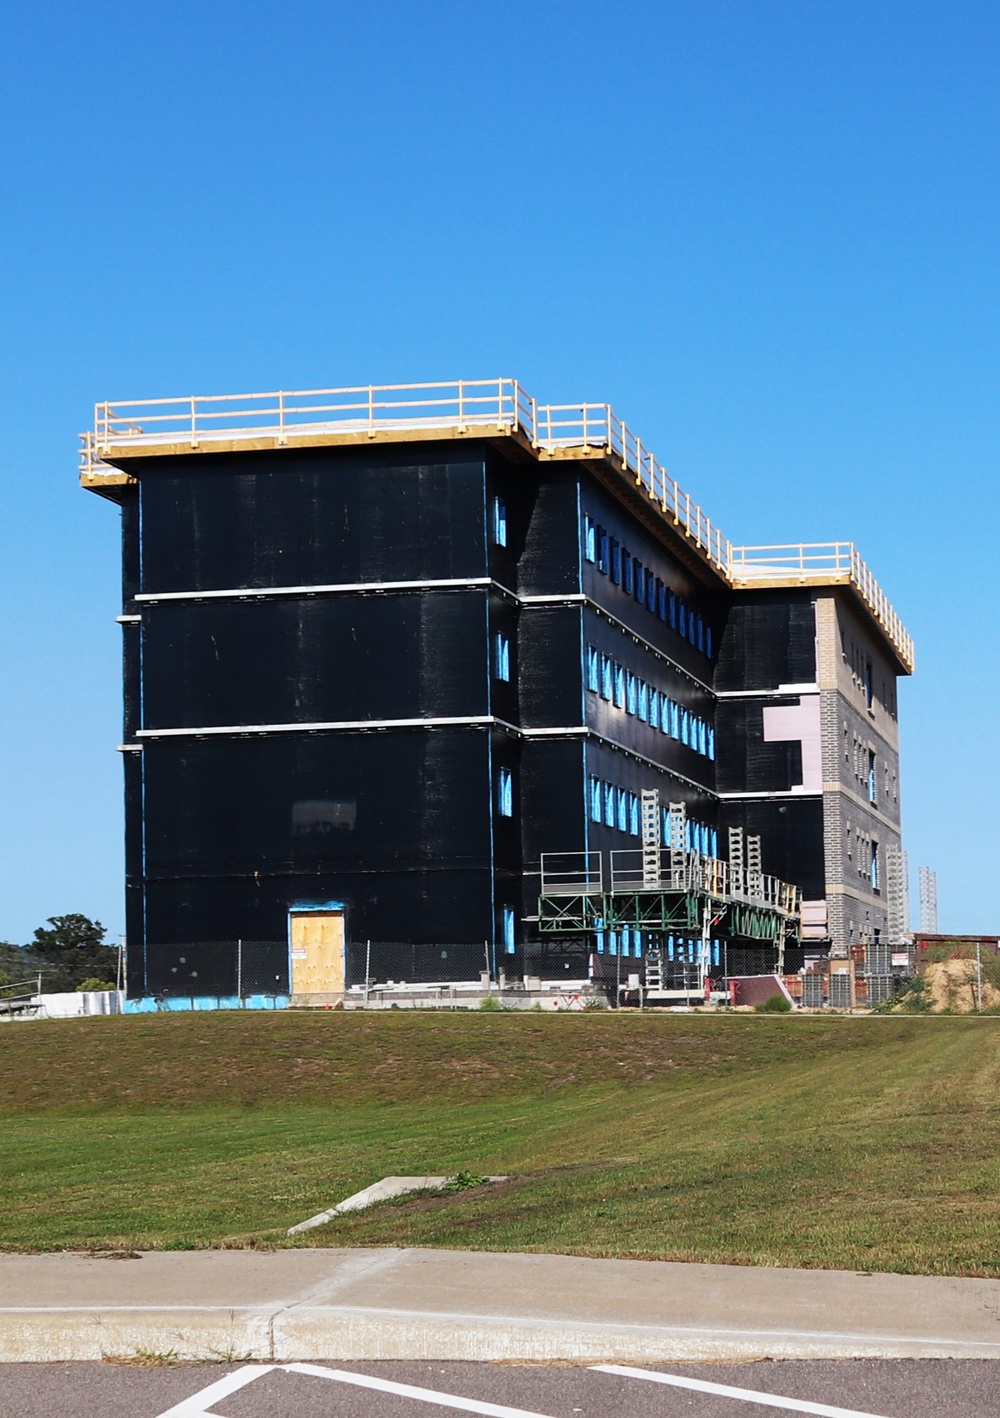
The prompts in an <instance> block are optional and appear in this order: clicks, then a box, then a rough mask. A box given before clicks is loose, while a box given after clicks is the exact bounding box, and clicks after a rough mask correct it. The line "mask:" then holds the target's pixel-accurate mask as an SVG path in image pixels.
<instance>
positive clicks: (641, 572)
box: [634, 561, 646, 604]
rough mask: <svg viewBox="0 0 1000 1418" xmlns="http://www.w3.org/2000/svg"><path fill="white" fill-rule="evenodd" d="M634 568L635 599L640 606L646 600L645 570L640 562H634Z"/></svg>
mask: <svg viewBox="0 0 1000 1418" xmlns="http://www.w3.org/2000/svg"><path fill="white" fill-rule="evenodd" d="M634 566H635V598H636V600H637V601H638V602H639V603H640V604H641V603H642V602H644V601H645V599H646V568H645V567H644V566H643V564H642V562H641V561H636V562H634Z"/></svg>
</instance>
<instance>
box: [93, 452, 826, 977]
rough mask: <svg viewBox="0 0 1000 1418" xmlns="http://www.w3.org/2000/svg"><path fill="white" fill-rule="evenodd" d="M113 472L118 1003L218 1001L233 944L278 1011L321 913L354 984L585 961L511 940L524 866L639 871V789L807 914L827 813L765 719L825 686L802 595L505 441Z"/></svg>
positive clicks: (525, 937) (520, 924) (195, 460)
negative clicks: (568, 864) (335, 912)
mask: <svg viewBox="0 0 1000 1418" xmlns="http://www.w3.org/2000/svg"><path fill="white" fill-rule="evenodd" d="M120 465H121V467H122V468H123V469H124V470H125V471H128V472H131V473H132V474H133V475H134V476H135V478H136V479H137V486H132V487H127V488H124V489H123V490H122V492H121V494H120V496H119V498H118V500H119V501H120V503H121V507H122V539H123V540H122V548H123V549H122V559H123V617H122V618H123V641H124V649H123V684H124V734H123V749H124V754H123V757H124V766H125V802H126V871H127V884H126V911H127V915H126V920H127V941H128V955H129V970H128V980H129V992H130V993H131V994H133V995H138V994H150V993H158V992H160V991H168V992H169V991H171V990H176V989H177V988H178V982H179V981H181V980H183V981H185V982H186V984H187V986H188V987H190V989H191V992H192V993H198V992H202V991H209V992H216V993H223V992H226V991H227V990H228V989H229V988H231V976H232V968H233V967H232V961H231V951H229V947H228V946H227V944H226V943H227V942H228V943H232V942H243V941H246V942H256V943H257V945H258V946H259V947H260V948H259V949H258V951H257V956H256V957H253V952H251V953H250V955H248V957H247V967H246V968H247V969H248V970H250V971H251V973H253V979H254V980H258V979H259V981H260V982H261V988H264V987H265V986H269V987H270V988H272V989H273V988H287V986H288V955H287V949H286V943H287V941H288V932H289V924H288V922H289V913H290V912H291V911H294V910H295V909H296V908H299V909H307V908H309V907H324V906H333V905H336V907H337V908H338V909H342V910H343V911H344V913H345V917H346V934H347V940H348V942H349V945H348V950H347V976H348V981H349V982H354V981H358V980H360V979H362V978H363V972H364V965H363V964H362V963H361V961H360V957H359V955H358V950H359V948H360V947H359V946H358V942H365V941H366V940H372V941H379V942H396V941H402V942H407V943H408V947H407V948H410V949H411V951H412V954H411V957H409V958H408V959H407V961H406V964H405V966H401V969H405V971H406V976H405V977H406V978H408V979H410V980H420V979H435V978H442V977H443V978H451V979H456V978H462V979H468V978H470V977H475V976H476V975H478V973H479V972H480V970H482V969H484V968H488V969H491V970H495V968H496V965H497V962H498V961H500V962H502V961H503V960H504V959H505V958H509V959H512V960H513V961H516V962H524V961H526V960H527V959H528V956H527V955H526V954H524V950H525V948H526V947H530V948H535V947H537V948H538V949H544V951H545V952H546V953H547V958H548V959H549V961H550V963H551V964H552V965H553V968H556V969H563V968H566V969H569V968H570V964H571V962H575V966H574V968H576V966H577V965H578V962H579V955H580V951H581V949H585V948H586V942H577V943H576V945H575V947H574V946H573V945H572V944H569V945H566V946H563V945H562V944H561V943H560V944H559V945H556V944H553V943H550V942H546V943H544V945H542V944H541V943H540V942H539V940H538V936H537V931H536V928H535V926H534V925H533V923H532V917H534V915H535V914H536V911H537V906H538V890H539V878H538V865H539V860H540V857H541V855H542V853H545V852H584V851H600V852H601V853H603V854H605V855H606V854H608V853H610V852H612V851H621V850H623V849H624V850H634V849H637V848H638V847H639V845H640V843H639V840H638V837H637V830H636V826H635V823H636V821H637V819H636V817H635V815H634V813H635V804H636V802H637V801H638V798H639V795H640V794H641V792H642V791H643V790H644V789H648V788H655V789H657V791H658V792H659V795H660V802H661V804H662V805H663V806H664V807H666V806H667V804H669V803H671V802H681V803H683V804H684V805H685V808H686V810H687V814H688V817H689V818H690V819H692V821H693V823H694V824H696V825H697V828H698V831H699V832H700V833H701V834H702V836H701V837H700V838H699V842H700V843H701V844H702V846H701V850H706V848H705V847H704V845H703V844H704V842H706V841H708V840H711V841H713V842H715V841H718V843H719V850H720V851H721V852H722V853H723V854H724V852H725V841H726V839H725V833H726V829H727V828H728V827H730V826H739V827H742V828H744V829H745V830H746V831H747V832H749V833H756V834H759V835H760V837H761V839H762V851H763V864H764V870H765V871H766V872H768V873H771V874H774V875H777V876H780V877H783V878H785V879H787V880H790V881H793V882H795V883H796V884H798V885H799V886H800V887H801V888H802V890H803V892H804V894H805V895H806V897H807V898H816V899H819V898H821V897H822V896H823V894H824V889H825V887H824V840H823V831H824V828H823V805H822V799H821V797H820V796H819V795H818V794H816V793H811V794H810V793H803V794H802V795H801V796H799V797H796V796H795V794H796V793H797V792H798V790H799V788H800V787H801V785H802V779H803V759H802V747H801V744H799V743H798V742H796V741H794V740H790V741H780V742H767V741H766V740H765V736H764V732H763V717H762V712H763V706H764V704H765V702H766V703H767V704H770V705H775V706H778V707H780V706H782V705H793V704H794V703H795V702H796V699H795V689H796V687H798V688H799V689H801V688H802V687H803V686H805V687H808V686H811V685H814V682H815V680H816V676H817V666H816V615H815V604H814V598H813V596H812V594H811V592H810V591H808V590H800V589H796V588H791V589H788V590H766V589H761V590H760V591H753V592H732V591H731V590H729V589H728V588H727V586H726V584H725V583H724V581H723V579H722V577H721V575H718V574H716V573H715V572H714V571H713V570H712V569H711V568H710V566H709V565H707V564H706V563H705V562H704V560H701V561H699V559H698V557H696V556H693V555H692V554H691V553H690V551H689V550H688V549H686V548H685V546H684V544H683V538H682V536H681V534H680V532H677V533H674V532H673V531H672V529H671V528H670V526H669V525H668V523H667V522H666V521H665V520H663V521H662V526H661V525H660V523H659V522H658V521H657V517H658V515H659V514H658V513H657V514H654V513H651V512H650V511H649V508H648V507H647V506H644V505H643V504H642V500H641V498H640V499H639V500H638V501H637V495H636V494H634V492H633V491H632V490H630V489H625V490H622V489H620V488H619V489H617V490H612V489H611V488H609V486H608V482H607V478H606V477H603V476H601V475H599V470H598V469H597V468H596V467H593V466H590V465H589V464H588V463H587V462H586V461H585V460H582V459H568V460H563V461H561V460H559V459H558V458H552V459H550V460H545V459H538V458H535V457H532V456H530V454H529V452H527V451H526V450H525V448H524V447H521V446H519V445H518V444H517V443H516V442H515V441H513V440H507V441H505V440H503V439H498V440H497V441H496V442H495V443H494V442H488V441H485V440H483V439H480V438H477V437H462V438H459V437H457V436H456V437H455V438H452V439H448V440H442V441H440V442H412V443H406V442H399V443H388V444H387V443H377V444H368V443H365V442H363V441H362V440H360V439H359V442H358V444H357V446H351V445H344V444H339V445H337V446H331V447H327V448H311V449H288V448H271V449H269V450H267V451H266V452H244V453H221V452H218V453H206V452H198V453H197V454H196V455H194V454H192V455H187V454H179V453H170V454H166V455H162V456H156V457H145V458H136V459H134V460H133V461H132V462H131V464H130V463H129V462H128V460H127V459H122V460H120ZM661 520H662V519H661ZM608 675H610V676H611V677H610V679H609V678H607V676H608ZM595 676H596V678H595ZM668 708H669V715H668ZM670 716H673V717H670ZM682 722H683V726H684V727H683V733H681V731H680V730H679V729H678V725H679V724H680V723H682ZM610 789H613V790H614V802H615V804H616V807H615V810H614V815H613V818H612V819H611V820H609V816H608V810H607V806H606V804H607V802H609V801H611V799H610V798H607V797H606V796H603V795H606V794H607V792H608V790H610ZM597 794H600V795H602V796H601V797H600V802H598V798H597V796H595V795H597ZM623 795H624V801H625V804H626V806H625V808H622V806H621V804H622V798H623ZM622 812H624V813H625V817H624V818H623V817H622V816H621V813H622ZM714 833H718V834H719V835H718V838H716V837H714V836H710V834H714ZM511 913H513V915H514V918H515V927H514V929H515V933H516V949H515V951H514V952H513V954H512V956H511V955H509V954H508V947H509V945H510V935H509V932H510V929H511ZM505 937H506V939H505ZM213 943H214V944H213ZM227 952H228V953H227ZM574 952H575V953H574ZM254 960H256V963H254ZM241 961H242V957H241ZM239 968H240V969H241V970H242V969H243V968H244V967H243V964H242V963H241V965H240V967H239ZM244 984H246V978H244Z"/></svg>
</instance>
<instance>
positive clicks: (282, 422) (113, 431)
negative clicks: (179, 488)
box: [80, 379, 914, 673]
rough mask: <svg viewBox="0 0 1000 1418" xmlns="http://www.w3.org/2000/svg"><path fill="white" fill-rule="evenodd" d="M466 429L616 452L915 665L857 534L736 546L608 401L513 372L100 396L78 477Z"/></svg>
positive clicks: (727, 554)
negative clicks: (134, 466) (425, 380)
mask: <svg viewBox="0 0 1000 1418" xmlns="http://www.w3.org/2000/svg"><path fill="white" fill-rule="evenodd" d="M461 436H472V437H481V438H489V437H505V436H506V437H515V438H517V439H518V440H519V441H521V442H522V443H523V444H525V445H527V446H529V447H530V449H531V450H532V452H533V453H534V454H535V456H537V457H539V458H543V459H547V458H554V459H561V458H572V459H595V458H596V459H602V460H605V461H608V462H610V463H611V464H613V465H614V466H615V467H616V468H617V470H618V472H619V473H620V474H621V475H622V476H624V477H626V478H628V480H629V481H630V482H632V483H633V484H634V486H635V487H637V488H639V489H641V490H642V491H643V492H645V494H646V496H647V497H648V498H649V500H650V501H651V502H652V503H654V504H655V505H656V507H657V509H658V510H659V512H660V514H661V515H662V517H663V519H664V521H665V522H667V523H668V524H669V525H671V526H672V527H674V528H676V529H679V530H680V531H681V532H682V533H683V535H684V537H685V539H686V540H687V541H688V542H689V543H691V544H692V546H693V548H695V549H696V550H697V552H698V553H699V554H700V556H701V557H702V558H703V559H704V561H705V562H707V563H708V565H710V566H711V567H712V568H713V569H714V570H715V572H716V573H717V574H719V575H720V576H721V577H722V578H723V579H724V580H725V581H726V582H728V584H729V585H730V586H732V587H734V588H735V589H752V588H755V587H764V586H793V585H795V586H797V585H802V586H809V585H812V586H818V585H836V584H844V585H850V586H852V587H853V588H854V590H855V591H856V592H857V594H858V595H859V596H860V598H861V600H862V601H863V603H864V604H865V606H866V607H867V608H868V610H869V611H870V613H871V615H872V616H873V618H874V620H875V621H876V623H877V624H878V626H879V627H880V629H881V630H882V632H883V634H884V635H885V636H886V638H887V640H888V641H889V642H890V644H891V645H892V648H893V649H894V651H895V652H896V654H897V656H898V658H899V661H900V663H901V665H903V666H904V668H905V669H906V671H907V673H911V672H912V670H913V663H914V662H913V641H912V639H911V638H910V636H909V635H908V634H907V632H906V630H905V628H904V627H903V624H902V621H901V620H900V618H899V616H898V615H897V614H896V612H895V611H894V610H893V608H892V606H891V605H890V603H889V600H888V598H887V597H886V595H885V593H884V592H883V591H882V590H881V588H880V587H879V585H878V583H877V581H876V580H875V578H874V576H873V575H872V574H871V572H870V571H869V569H868V567H867V566H866V565H865V563H864V562H863V561H862V559H861V557H860V556H859V555H858V553H857V550H856V549H855V547H854V544H853V543H851V542H824V543H800V544H798V545H790V546H772V547H749V546H733V544H732V542H730V540H729V539H728V537H725V536H723V534H722V532H721V531H720V530H719V528H718V527H716V526H715V525H714V524H713V523H712V521H711V520H710V519H709V518H708V517H707V516H706V515H705V513H704V512H703V511H702V510H701V508H700V507H699V506H698V504H697V503H695V502H692V500H691V497H690V495H689V494H688V493H686V492H684V491H683V489H682V488H681V487H680V486H679V485H678V483H677V481H676V479H675V478H672V477H671V476H670V474H669V473H668V472H667V470H666V468H664V467H663V465H662V464H661V463H658V462H657V461H656V459H655V457H654V456H653V454H652V452H651V451H650V450H649V449H648V448H647V447H645V445H644V444H643V442H642V440H641V439H640V438H639V436H638V435H637V434H635V433H633V432H632V430H631V429H630V428H628V427H627V425H626V424H625V423H624V421H623V420H622V419H620V418H618V417H617V415H616V414H615V413H614V411H613V409H612V408H611V406H610V404H587V403H583V404H539V403H538V402H537V401H536V400H535V399H534V398H532V397H531V395H530V394H528V393H527V392H526V391H525V390H524V389H523V388H522V386H521V385H520V384H519V383H518V381H517V380H516V379H478V380H453V381H451V382H445V383H436V384H369V385H356V386H353V387H349V388H341V389H304V390H303V389H300V390H277V391H273V392H269V393H254V394H218V395H208V396H190V397H183V398H171V399H145V400H127V401H124V402H122V401H116V402H113V403H112V402H104V403H99V404H96V405H95V408H94V427H93V429H92V430H89V431H88V432H86V433H83V434H81V435H80V437H81V440H82V444H83V446H82V449H81V466H80V481H81V483H82V484H83V486H84V487H87V488H90V489H91V490H93V491H95V492H100V491H102V490H107V489H110V488H112V487H114V486H120V485H123V484H127V483H130V482H132V481H133V479H132V477H131V475H130V474H129V473H127V472H123V471H122V470H120V469H119V468H118V467H116V466H115V463H116V462H117V461H118V460H124V459H130V458H139V457H149V456H153V455H156V454H160V455H164V454H183V453H192V452H204V453H213V452H245V451H256V450H262V449H268V448H296V447H298V448H303V447H306V448H308V447H321V446H325V445H332V444H345V443H347V444H364V443H366V442H372V443H374V442H393V441H403V440H409V439H435V438H436V439H440V438H454V437H461Z"/></svg>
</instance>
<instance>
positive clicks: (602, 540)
mask: <svg viewBox="0 0 1000 1418" xmlns="http://www.w3.org/2000/svg"><path fill="white" fill-rule="evenodd" d="M608 545H609V539H608V534H607V532H606V531H605V530H604V528H603V527H598V529H597V569H598V571H603V572H604V574H605V576H607V574H608V560H609V555H608Z"/></svg>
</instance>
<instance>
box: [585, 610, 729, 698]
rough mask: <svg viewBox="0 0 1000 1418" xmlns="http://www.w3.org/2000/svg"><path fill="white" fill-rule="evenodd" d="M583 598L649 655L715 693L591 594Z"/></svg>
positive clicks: (707, 690) (699, 686)
mask: <svg viewBox="0 0 1000 1418" xmlns="http://www.w3.org/2000/svg"><path fill="white" fill-rule="evenodd" d="M584 600H585V601H586V603H587V606H588V608H590V609H592V610H593V611H594V614H595V615H598V616H603V617H604V619H605V620H606V621H609V622H610V624H611V625H614V626H616V627H617V629H618V630H621V631H622V632H623V633H624V634H625V635H630V636H631V637H632V639H633V640H634V641H635V643H636V644H637V645H642V646H643V647H644V648H645V649H646V650H648V651H649V652H650V654H651V655H655V656H656V658H657V659H658V660H663V662H664V663H665V664H667V665H669V666H670V668H671V669H672V670H676V672H677V673H678V674H679V675H683V676H684V678H685V679H689V680H690V681H691V683H692V684H696V685H697V686H698V688H699V689H703V690H704V691H705V693H706V694H713V695H714V694H715V690H714V689H713V688H712V686H711V685H710V684H706V683H705V681H704V680H702V679H699V678H698V676H697V675H693V674H692V673H691V671H690V670H686V669H685V668H684V666H683V665H679V664H678V663H677V661H676V660H672V659H671V658H670V656H669V655H668V654H667V653H666V651H664V650H660V649H658V648H657V646H655V645H654V644H653V643H652V641H650V640H647V639H646V637H645V636H644V635H640V634H639V632H638V631H637V630H633V629H632V627H631V626H630V625H626V624H625V622H624V621H623V620H619V619H618V617H617V616H616V615H612V614H611V612H610V611H609V610H607V609H606V608H605V607H604V606H602V605H601V603H600V601H595V600H594V598H593V596H585V597H584Z"/></svg>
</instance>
